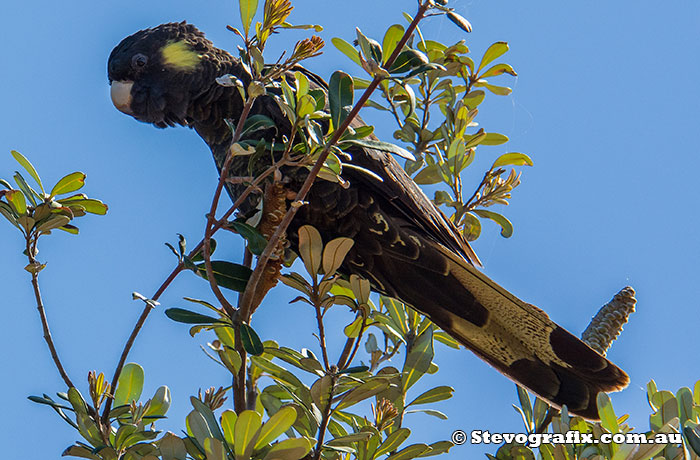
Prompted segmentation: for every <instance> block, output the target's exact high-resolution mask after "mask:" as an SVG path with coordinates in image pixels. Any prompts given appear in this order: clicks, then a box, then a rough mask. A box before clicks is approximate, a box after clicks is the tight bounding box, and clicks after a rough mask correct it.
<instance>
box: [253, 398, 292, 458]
mask: <svg viewBox="0 0 700 460" xmlns="http://www.w3.org/2000/svg"><path fill="white" fill-rule="evenodd" d="M296 420H297V411H296V409H294V408H293V407H291V406H286V407H283V408H282V409H280V410H279V411H277V412H276V413H275V414H274V415H273V416H272V417H270V419H269V420H268V421H266V422H265V424H264V425H263V426H262V428H260V434H259V435H258V440H257V441H256V442H255V447H254V450H257V449H260V448H261V447H263V446H266V445H268V444H269V443H271V442H272V441H274V440H275V439H277V438H278V437H279V436H281V435H282V433H284V432H285V431H287V430H288V429H289V428H290V427H291V426H292V425H293V424H294V422H296Z"/></svg>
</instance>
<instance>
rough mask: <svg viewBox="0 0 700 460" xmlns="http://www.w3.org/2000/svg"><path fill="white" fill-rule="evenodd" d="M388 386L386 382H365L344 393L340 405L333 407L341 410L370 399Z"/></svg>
mask: <svg viewBox="0 0 700 460" xmlns="http://www.w3.org/2000/svg"><path fill="white" fill-rule="evenodd" d="M388 386H389V382H388V381H386V380H370V381H368V382H365V383H363V384H361V385H359V386H357V387H355V388H353V389H352V390H350V391H349V392H348V393H346V394H345V396H344V397H343V399H342V400H341V401H340V403H339V404H338V405H337V406H336V407H335V410H338V409H340V410H342V409H345V408H347V407H350V406H352V405H353V404H357V403H358V402H360V401H364V400H365V399H367V398H371V397H373V396H375V395H377V394H378V393H381V392H382V391H384V390H386V388H387V387H388Z"/></svg>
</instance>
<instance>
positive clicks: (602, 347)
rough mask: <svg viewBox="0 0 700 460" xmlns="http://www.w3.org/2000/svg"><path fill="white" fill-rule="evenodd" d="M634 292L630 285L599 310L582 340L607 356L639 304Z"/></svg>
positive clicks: (582, 335)
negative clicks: (606, 353) (607, 352)
mask: <svg viewBox="0 0 700 460" xmlns="http://www.w3.org/2000/svg"><path fill="white" fill-rule="evenodd" d="M634 294H635V292H634V289H632V288H631V287H630V286H627V287H625V288H623V289H622V290H621V291H620V292H618V293H617V294H615V297H613V298H612V300H611V301H610V302H608V303H607V304H605V305H604V306H603V308H601V309H600V310H598V313H597V314H596V315H595V316H594V317H593V319H592V320H591V322H590V324H589V325H588V327H587V328H586V330H585V331H583V334H581V340H583V341H584V342H586V344H588V346H589V347H591V348H593V349H594V350H595V351H597V352H598V353H600V354H601V355H603V356H605V352H606V351H608V348H610V345H612V343H613V340H615V339H616V338H617V336H618V335H620V332H622V325H623V324H625V323H626V322H627V318H629V315H631V314H632V313H634V306H635V305H636V304H637V299H636V298H635V297H634Z"/></svg>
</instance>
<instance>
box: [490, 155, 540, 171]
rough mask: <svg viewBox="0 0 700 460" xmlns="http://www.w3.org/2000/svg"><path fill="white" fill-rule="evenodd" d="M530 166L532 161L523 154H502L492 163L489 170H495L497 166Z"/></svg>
mask: <svg viewBox="0 0 700 460" xmlns="http://www.w3.org/2000/svg"><path fill="white" fill-rule="evenodd" d="M508 165H513V166H532V165H533V163H532V159H531V158H530V157H529V156H527V155H525V154H524V153H518V152H512V153H504V154H503V155H501V156H500V157H498V158H497V159H496V161H494V162H493V165H492V166H491V169H496V168H498V167H499V166H508Z"/></svg>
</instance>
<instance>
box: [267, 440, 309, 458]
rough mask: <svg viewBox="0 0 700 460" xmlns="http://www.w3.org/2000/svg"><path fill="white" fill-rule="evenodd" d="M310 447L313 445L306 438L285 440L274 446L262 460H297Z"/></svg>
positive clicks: (307, 451)
mask: <svg viewBox="0 0 700 460" xmlns="http://www.w3.org/2000/svg"><path fill="white" fill-rule="evenodd" d="M311 447H313V443H312V442H311V440H309V439H308V438H292V439H285V440H284V441H281V442H278V443H276V444H274V445H273V446H272V448H271V449H270V450H269V452H268V453H267V455H265V458H264V459H263V460H299V459H300V458H303V457H304V456H305V455H306V454H308V453H309V451H310V450H311Z"/></svg>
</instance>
